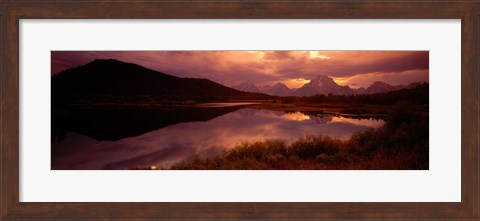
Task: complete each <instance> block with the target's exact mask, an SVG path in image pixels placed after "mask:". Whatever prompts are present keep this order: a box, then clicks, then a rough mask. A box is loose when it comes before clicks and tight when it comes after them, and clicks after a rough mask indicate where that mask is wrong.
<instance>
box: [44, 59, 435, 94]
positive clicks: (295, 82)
mask: <svg viewBox="0 0 480 221" xmlns="http://www.w3.org/2000/svg"><path fill="white" fill-rule="evenodd" d="M51 56H52V57H51V58H52V75H54V74H56V73H58V72H60V71H62V70H65V69H67V68H72V67H76V66H79V65H83V64H86V63H88V62H91V61H93V60H94V59H106V58H113V59H117V60H120V61H124V62H130V63H136V64H139V65H142V66H145V67H147V68H150V69H153V70H156V71H160V72H163V73H166V74H170V75H175V76H178V77H194V78H208V79H210V80H213V81H216V82H218V83H221V84H224V85H227V86H233V85H237V84H240V83H242V82H251V83H255V84H256V85H258V86H263V85H272V84H275V83H277V82H283V83H285V84H287V85H288V86H289V87H290V88H298V87H301V86H302V85H303V84H305V83H308V80H310V79H313V78H315V77H316V76H318V75H328V76H330V77H332V78H333V79H334V80H335V81H336V82H337V83H338V84H340V85H349V86H350V87H352V88H358V87H368V86H369V85H370V84H371V83H373V82H374V81H384V82H387V83H389V84H392V85H398V84H409V83H412V82H426V81H428V73H429V72H428V68H429V62H428V60H429V57H428V56H429V54H428V51H52V53H51Z"/></svg>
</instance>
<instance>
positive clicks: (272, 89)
mask: <svg viewBox="0 0 480 221" xmlns="http://www.w3.org/2000/svg"><path fill="white" fill-rule="evenodd" d="M420 84H421V83H420V82H414V83H411V84H409V85H397V86H393V85H390V84H387V83H385V82H383V81H375V82H373V83H372V84H371V85H370V86H369V87H367V88H363V87H362V88H357V89H353V88H350V87H349V86H348V85H346V86H342V85H338V84H337V83H336V82H335V81H334V80H333V78H331V77H328V76H325V75H319V76H317V77H316V78H314V79H312V80H310V82H309V83H306V84H304V85H303V86H302V87H300V88H298V89H290V88H288V87H287V86H286V85H285V84H283V83H281V82H279V83H277V84H275V85H274V86H263V87H257V86H256V85H255V84H253V83H246V82H245V83H243V85H248V86H249V88H250V89H247V90H245V91H248V92H253V91H252V90H251V88H255V89H258V90H259V91H260V92H262V93H265V94H268V95H272V96H313V95H316V94H324V95H328V94H333V95H353V94H375V93H386V92H390V91H395V90H401V89H411V88H414V87H415V86H417V85H420ZM237 88H238V87H237ZM239 90H240V89H239Z"/></svg>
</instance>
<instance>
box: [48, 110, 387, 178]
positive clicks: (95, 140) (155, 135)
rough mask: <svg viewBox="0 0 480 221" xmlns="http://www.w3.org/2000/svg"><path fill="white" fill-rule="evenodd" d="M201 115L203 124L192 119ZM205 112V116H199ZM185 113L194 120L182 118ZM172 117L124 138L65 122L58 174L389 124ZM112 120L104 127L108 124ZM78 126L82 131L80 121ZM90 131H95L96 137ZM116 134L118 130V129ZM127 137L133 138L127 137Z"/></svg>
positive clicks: (290, 117) (224, 113) (262, 114)
mask: <svg viewBox="0 0 480 221" xmlns="http://www.w3.org/2000/svg"><path fill="white" fill-rule="evenodd" d="M225 108H227V109H225ZM195 112H197V115H195V114H194V116H196V117H197V119H195V117H192V113H195ZM199 112H201V113H202V114H200V115H199V114H198V113H199ZM154 113H155V112H154V111H152V112H149V114H143V115H142V114H139V115H137V116H136V117H135V118H132V119H130V120H135V119H136V120H138V121H139V122H143V121H145V122H151V118H152V117H154V115H155V114H154ZM207 113H210V114H207ZM182 114H189V116H181V115H182ZM115 117H118V116H115ZM170 117H173V118H175V119H176V120H174V121H169V122H165V121H162V120H158V119H159V118H157V121H158V122H156V123H157V124H156V125H150V126H149V127H148V129H146V130H140V131H136V133H129V132H128V131H127V132H125V131H123V132H121V133H122V134H121V135H116V134H112V133H107V134H102V133H103V132H102V130H100V129H98V128H102V127H106V126H105V125H103V126H102V125H90V126H88V124H89V123H90V124H92V122H86V123H85V122H84V123H85V124H84V126H83V127H81V128H78V127H75V125H74V126H72V125H68V123H64V124H63V125H62V126H61V127H62V128H63V132H61V133H60V134H62V136H56V137H53V139H54V141H53V142H52V169H54V170H55V169H129V168H143V167H151V166H155V167H156V168H168V167H169V166H170V165H172V164H174V163H177V162H181V161H189V160H192V159H193V158H194V156H195V155H198V156H202V157H209V156H215V155H218V154H220V153H221V152H222V150H223V149H224V148H229V147H233V146H234V145H235V144H237V143H239V142H242V141H253V140H263V139H267V138H280V139H284V140H287V141H290V140H294V139H296V138H299V137H302V136H305V135H307V134H309V135H317V134H324V135H328V136H332V137H336V138H340V139H348V138H349V137H350V135H351V134H352V133H354V132H357V131H364V130H366V129H368V128H370V127H380V126H382V125H383V124H384V121H383V120H375V119H354V118H345V117H337V116H322V115H317V114H309V115H306V114H304V113H301V112H294V113H285V112H283V111H270V110H258V109H253V108H250V107H245V106H237V107H221V108H219V107H212V108H198V109H193V110H188V111H185V110H184V111H183V112H182V111H174V112H172V114H171V115H170ZM144 118H146V119H144ZM119 119H121V118H119ZM79 120H81V119H79ZM112 120H113V119H110V120H106V121H105V122H103V123H107V124H108V123H109V122H111V121H112ZM153 121H155V120H153ZM70 123H71V122H70ZM74 123H77V126H78V122H74ZM96 123H97V124H98V123H99V122H96ZM100 123H102V122H100ZM119 123H121V121H120V122H119ZM154 123H155V122H154ZM128 124H132V122H128ZM137 124H138V123H137ZM139 125H141V124H139ZM134 126H135V125H134ZM137 126H138V125H137ZM57 127H59V126H57ZM90 128H95V129H93V132H92V131H91V130H90ZM89 130H90V131H89ZM110 130H113V131H115V129H114V128H110ZM147 130H150V131H148V132H147ZM72 131H74V132H72ZM99 133H100V134H99ZM125 135H132V136H130V137H124V138H122V137H121V136H125ZM105 137H107V138H110V139H105ZM60 138H62V139H60ZM112 138H115V139H112Z"/></svg>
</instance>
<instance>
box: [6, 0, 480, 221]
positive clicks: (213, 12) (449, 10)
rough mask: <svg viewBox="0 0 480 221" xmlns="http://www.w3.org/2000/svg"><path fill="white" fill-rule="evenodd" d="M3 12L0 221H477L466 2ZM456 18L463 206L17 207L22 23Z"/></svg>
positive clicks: (39, 4) (474, 32) (470, 15)
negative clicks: (223, 220) (459, 44)
mask: <svg viewBox="0 0 480 221" xmlns="http://www.w3.org/2000/svg"><path fill="white" fill-rule="evenodd" d="M0 7H1V12H0V13H1V18H2V20H1V23H0V32H1V37H2V38H1V47H0V48H1V66H0V67H1V76H0V79H1V98H0V99H1V105H2V108H1V132H0V133H1V134H0V135H1V138H0V139H1V154H0V155H1V217H2V219H5V220H16V219H48V220H55V219H72V220H79V219H82V220H83V219H155V220H157V219H416V220H417V219H418V220H421V219H464V220H478V219H479V218H480V215H479V165H480V162H479V142H478V141H479V135H480V134H479V109H478V108H479V106H478V105H479V99H478V98H479V83H480V81H479V80H480V79H479V63H478V62H479V60H480V57H479V29H480V27H479V17H480V2H479V1H476V0H473V1H438V2H436V1H420V2H416V1H412V2H403V1H402V2H400V1H386V2H378V1H365V2H358V1H351V2H350V1H342V2H330V1H328V2H294V1H292V2H289V1H279V2H275V1H272V2H269V1H267V2H263V1H258V2H256V1H253V2H250V1H249V2H243V1H239V2H236V1H234V2H232V1H228V2H220V1H218V2H216V1H199V2H187V1H166V2H151V1H145V2H144V1H93V2H92V1H85V2H79V1H73V0H65V1H59V2H55V1H42V0H41V1H29V0H26V1H14V0H5V1H2V2H0ZM147 18H149V19H151V18H156V19H173V18H175V19H187V18H188V19H229V18H230V19H232V18H242V19H286V18H289V19H307V18H308V19H461V25H462V28H461V34H462V37H461V39H462V45H461V48H462V54H461V55H462V61H461V65H462V71H461V73H462V76H461V84H462V88H461V94H462V95H461V96H462V99H461V104H462V109H461V114H462V116H461V127H462V134H461V168H462V171H461V202H459V203H454V202H446V203H440V202H435V203H235V202H229V203H76V202H71V203H28V202H19V129H20V128H19V20H20V19H147Z"/></svg>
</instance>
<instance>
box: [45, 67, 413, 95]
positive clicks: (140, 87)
mask: <svg viewBox="0 0 480 221" xmlns="http://www.w3.org/2000/svg"><path fill="white" fill-rule="evenodd" d="M51 83H52V85H51V88H52V102H53V104H56V103H62V102H72V100H74V101H73V102H76V101H79V100H84V101H85V100H86V101H88V100H90V101H92V99H97V100H102V99H104V100H105V101H113V99H114V98H113V97H124V98H125V97H147V98H148V97H150V98H151V97H154V99H163V100H222V99H243V100H262V99H270V98H272V97H271V96H313V95H316V94H325V95H327V94H334V95H352V94H374V93H385V92H389V91H394V90H400V89H403V88H406V89H409V88H413V87H415V86H417V85H419V84H420V83H412V84H409V85H407V86H404V85H398V86H392V85H389V84H387V83H385V82H381V81H376V82H374V83H373V84H372V85H370V86H369V87H368V88H358V89H352V88H350V87H349V86H341V85H338V84H337V83H335V81H334V80H333V79H332V78H331V77H328V76H325V75H319V76H317V77H316V78H314V79H312V80H310V82H309V83H307V84H304V85H303V86H302V87H300V88H298V89H290V88H288V87H287V86H286V85H285V84H283V83H281V82H278V83H276V84H275V85H272V86H269V85H267V86H262V87H257V86H256V85H255V84H253V83H248V82H245V83H242V84H239V85H237V86H234V87H232V88H231V87H226V86H224V85H221V84H219V83H216V82H213V81H211V80H208V79H200V78H180V77H176V76H172V75H168V74H165V73H161V72H158V71H154V70H151V69H148V68H145V67H143V66H140V65H137V64H133V63H126V62H122V61H118V60H114V59H96V60H94V61H92V62H90V63H87V64H85V65H82V66H78V67H75V68H71V69H68V70H64V71H62V72H60V73H58V74H56V75H54V76H52V81H51ZM100 98H101V99H100ZM59 101H60V102H59ZM117 102H118V100H117ZM122 102H123V101H122Z"/></svg>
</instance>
